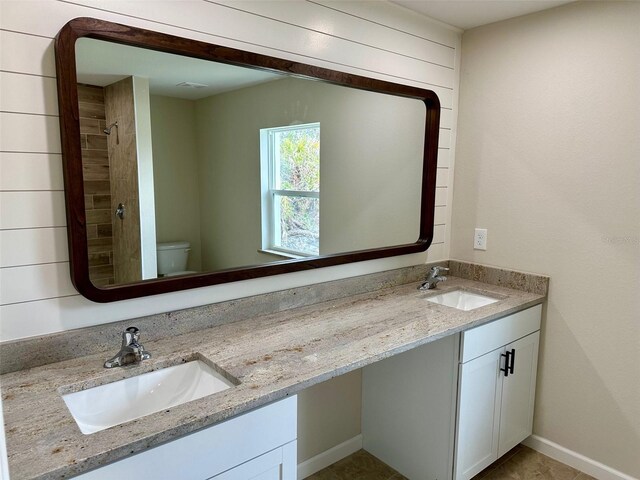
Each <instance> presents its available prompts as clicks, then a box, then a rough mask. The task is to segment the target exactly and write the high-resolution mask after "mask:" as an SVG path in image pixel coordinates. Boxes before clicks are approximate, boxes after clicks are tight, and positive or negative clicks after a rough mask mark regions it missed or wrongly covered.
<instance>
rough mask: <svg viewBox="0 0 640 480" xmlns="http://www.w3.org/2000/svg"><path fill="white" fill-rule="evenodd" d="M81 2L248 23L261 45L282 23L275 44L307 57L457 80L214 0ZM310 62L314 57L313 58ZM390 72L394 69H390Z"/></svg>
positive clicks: (203, 22)
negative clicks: (153, 4)
mask: <svg viewBox="0 0 640 480" xmlns="http://www.w3.org/2000/svg"><path fill="white" fill-rule="evenodd" d="M74 3H76V4H82V5H86V6H99V7H100V8H102V9H106V10H109V11H112V12H113V11H115V9H117V11H118V12H119V13H125V14H127V15H131V16H134V17H138V18H143V17H146V18H148V19H151V20H154V21H157V22H159V23H164V24H170V25H175V24H176V23H178V24H181V25H189V26H190V28H192V29H194V30H198V31H201V32H202V31H207V30H214V31H216V32H219V34H220V35H222V36H224V37H227V38H233V37H234V36H237V35H238V31H237V28H236V25H238V24H241V25H244V27H243V38H244V39H245V41H247V42H249V43H251V44H253V45H260V44H262V43H263V42H264V32H265V31H272V30H273V29H275V28H277V29H278V35H274V36H272V37H271V38H270V39H269V40H270V47H271V48H273V49H277V50H279V51H280V52H283V53H292V48H293V47H294V46H295V48H296V53H297V54H298V55H303V56H305V57H307V59H313V60H324V58H323V57H324V55H325V52H328V51H329V52H332V60H331V61H332V62H333V63H336V64H339V65H344V66H350V67H355V68H359V69H362V70H364V71H367V72H372V73H377V74H382V72H384V71H385V69H386V67H387V65H389V64H390V63H393V64H394V70H393V74H392V75H393V76H395V77H398V78H414V79H416V78H419V79H428V80H424V83H425V84H429V85H434V86H440V87H442V86H448V85H451V84H452V83H453V75H454V72H453V69H451V68H447V67H442V66H439V65H435V64H430V63H426V62H421V61H417V60H415V59H413V58H409V57H406V56H400V55H397V54H393V53H390V52H387V51H384V50H380V49H375V48H372V47H369V46H367V45H364V44H356V43H353V42H350V41H347V40H343V39H341V38H337V37H333V36H331V35H326V34H322V33H318V32H315V31H312V30H308V29H305V28H301V27H299V26H296V25H290V24H287V23H281V22H276V21H274V20H271V19H269V18H265V17H260V16H257V15H251V14H248V13H246V12H243V11H240V10H236V9H230V8H226V7H223V6H220V5H216V4H214V3H208V2H201V1H191V2H183V3H184V5H183V6H182V8H180V11H179V12H176V11H175V8H173V6H172V5H171V2H166V3H164V4H160V5H163V6H168V7H169V8H153V9H150V8H149V7H148V5H147V4H146V2H121V1H113V0H74ZM271 9H272V10H273V11H274V13H276V14H278V13H280V11H282V12H286V11H288V9H289V5H288V2H287V3H285V4H283V3H280V2H271ZM307 62H308V60H307ZM386 75H389V73H386Z"/></svg>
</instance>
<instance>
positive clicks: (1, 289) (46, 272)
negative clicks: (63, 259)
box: [0, 263, 77, 305]
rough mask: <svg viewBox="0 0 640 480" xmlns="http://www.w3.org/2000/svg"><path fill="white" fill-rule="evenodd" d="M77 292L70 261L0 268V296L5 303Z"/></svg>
mask: <svg viewBox="0 0 640 480" xmlns="http://www.w3.org/2000/svg"><path fill="white" fill-rule="evenodd" d="M76 294H77V292H76V290H75V288H73V285H71V280H70V279H69V264H68V263H45V264H42V265H28V266H23V267H6V268H2V269H0V297H1V298H2V304H3V305H9V304H12V303H21V302H30V301H34V300H40V299H43V298H55V297H63V296H65V295H76Z"/></svg>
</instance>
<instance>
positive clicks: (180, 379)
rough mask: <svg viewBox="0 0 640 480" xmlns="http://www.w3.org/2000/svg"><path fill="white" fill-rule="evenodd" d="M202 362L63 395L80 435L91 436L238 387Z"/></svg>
mask: <svg viewBox="0 0 640 480" xmlns="http://www.w3.org/2000/svg"><path fill="white" fill-rule="evenodd" d="M235 385H236V383H233V382H231V381H230V380H228V379H227V378H225V377H224V376H223V375H221V374H220V373H218V372H217V371H216V370H215V369H213V368H212V367H210V366H209V365H207V364H206V363H204V362H203V361H201V360H194V361H191V362H187V363H183V364H180V365H175V366H173V367H167V368H163V369H161V370H156V371H154V372H148V373H143V374H141V375H137V376H135V377H130V378H126V379H124V380H119V381H117V382H113V383H108V384H106V385H101V386H99V387H94V388H89V389H87V390H81V391H79V392H75V393H69V394H66V395H63V396H62V398H63V399H64V401H65V403H66V404H67V407H68V408H69V411H70V412H71V414H72V415H73V418H74V419H75V421H76V423H77V424H78V427H80V431H81V432H82V433H84V434H85V435H86V434H89V433H95V432H99V431H100V430H104V429H106V428H109V427H113V426H115V425H119V424H121V423H125V422H128V421H131V420H134V419H136V418H140V417H144V416H146V415H149V414H151V413H155V412H159V411H162V410H165V409H167V408H170V407H175V406H176V405H180V404H182V403H186V402H190V401H192V400H196V399H198V398H202V397H205V396H207V395H211V394H213V393H217V392H221V391H223V390H226V389H228V388H231V387H233V386H235Z"/></svg>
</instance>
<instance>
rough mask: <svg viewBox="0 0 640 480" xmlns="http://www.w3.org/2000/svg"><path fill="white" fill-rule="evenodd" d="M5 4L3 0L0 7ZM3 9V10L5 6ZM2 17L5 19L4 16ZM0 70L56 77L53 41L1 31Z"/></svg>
mask: <svg viewBox="0 0 640 480" xmlns="http://www.w3.org/2000/svg"><path fill="white" fill-rule="evenodd" d="M24 3H30V2H24ZM4 5H5V4H4V3H3V2H0V7H1V6H4ZM1 11H2V12H3V11H4V8H2V10H1ZM0 18H2V19H3V20H4V17H0ZM3 26H4V22H3ZM0 70H2V71H3V72H17V73H34V74H36V75H44V76H48V77H51V78H55V76H56V64H55V56H54V53H53V41H52V40H51V39H50V38H42V37H37V36H33V35H28V34H22V33H16V32H12V31H1V32H0Z"/></svg>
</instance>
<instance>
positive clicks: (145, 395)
mask: <svg viewBox="0 0 640 480" xmlns="http://www.w3.org/2000/svg"><path fill="white" fill-rule="evenodd" d="M449 263H450V267H451V269H452V276H450V277H449V279H448V280H447V281H446V282H444V283H441V284H440V285H439V286H438V287H437V288H436V289H435V290H427V291H420V290H418V289H417V287H418V286H419V281H420V279H421V278H422V279H423V278H424V277H425V275H426V271H427V270H428V268H427V267H428V266H424V265H423V266H418V267H410V268H405V269H400V270H397V271H390V272H382V273H380V274H372V275H366V276H363V277H356V278H352V279H347V280H338V281H334V282H329V283H326V284H318V285H314V286H310V287H299V288H296V289H291V290H286V291H282V292H275V293H272V294H265V295H261V296H257V297H250V298H247V299H241V300H236V301H229V302H223V304H218V305H217V306H215V307H211V306H208V307H197V308H194V309H190V310H187V311H184V312H177V313H173V314H164V315H156V316H152V317H146V318H141V319H137V320H135V321H133V322H129V323H135V325H137V326H138V327H140V331H141V332H142V340H143V341H144V340H145V339H147V340H146V341H144V343H145V347H146V348H147V349H148V351H150V352H152V356H151V358H150V359H148V360H145V361H143V362H141V363H139V364H136V365H134V366H131V367H123V368H120V367H119V368H110V369H105V368H103V363H104V361H105V359H106V358H107V357H108V356H109V354H113V351H110V352H109V351H104V345H105V344H106V343H107V341H106V340H105V341H104V342H102V343H101V342H98V344H99V346H100V348H101V350H99V353H92V354H90V355H87V356H81V357H77V358H71V355H68V356H67V357H66V358H65V357H64V356H62V357H59V358H56V361H55V362H53V363H47V364H44V365H43V364H41V365H40V366H36V365H37V360H36V359H35V357H32V358H31V363H32V364H31V365H28V364H27V365H23V366H22V368H23V369H21V370H18V371H14V372H11V373H6V374H5V375H3V376H2V378H1V381H2V394H3V404H4V410H5V421H6V433H7V448H8V458H9V467H10V472H11V475H12V478H20V479H32V478H33V479H36V478H37V479H49V478H70V477H74V476H79V477H78V478H83V479H101V478H117V476H118V475H122V472H127V471H128V472H131V471H135V472H136V478H141V479H144V478H185V479H186V478H194V479H196V478H198V479H203V480H204V479H208V478H216V479H236V478H237V479H248V478H260V479H272V478H273V479H290V480H293V479H295V478H296V475H297V473H296V470H297V468H296V467H297V465H296V438H297V432H296V397H295V395H296V393H297V392H299V391H301V390H303V389H305V388H307V387H309V386H311V385H314V384H317V383H320V382H323V381H325V380H328V379H330V378H333V377H335V376H338V375H341V374H344V373H347V372H350V371H353V370H356V369H359V368H363V405H362V410H363V413H362V434H363V442H364V448H365V449H367V450H368V451H370V452H371V453H373V454H374V455H376V456H378V457H379V458H381V459H382V460H383V461H385V462H387V463H389V464H390V465H391V466H393V467H394V468H396V469H398V470H399V471H400V472H401V473H403V474H404V475H406V476H408V477H409V478H412V479H413V478H416V479H419V478H424V479H432V478H433V479H435V478H438V479H444V478H456V479H463V478H470V477H471V476H473V475H474V474H475V473H477V471H479V469H480V470H481V469H482V468H484V466H486V465H488V464H490V463H492V462H493V461H494V460H495V459H496V458H498V456H499V455H501V454H502V453H504V451H505V449H506V450H508V449H510V448H512V447H513V446H514V445H515V444H517V443H518V442H520V441H522V440H523V439H524V438H525V437H526V436H528V435H529V434H530V432H531V430H530V429H531V419H532V414H533V410H532V409H533V395H534V389H535V370H536V363H537V341H538V335H539V333H538V330H539V328H540V314H541V304H542V302H543V301H544V300H545V298H546V291H547V284H548V279H547V278H546V277H539V276H535V275H525V274H520V273H516V272H508V271H505V270H498V269H491V268H488V267H481V266H474V265H471V264H464V263H461V262H453V261H452V262H449ZM472 278H476V279H477V280H473V279H472ZM478 280H480V281H478ZM508 287H510V288H508ZM210 308H214V309H217V310H215V311H212V310H207V309H210ZM257 309H262V311H263V313H262V314H257ZM243 310H244V311H245V317H244V318H240V317H241V316H242V313H241V312H242V311H243ZM172 315H173V322H175V318H176V315H178V316H180V315H182V317H183V318H189V316H192V317H193V318H194V324H198V325H197V326H194V327H193V330H192V331H184V332H180V333H179V334H176V332H175V331H172V328H174V327H172ZM202 319H204V320H202ZM207 319H208V320H207ZM207 321H208V322H209V326H208V327H205V324H206V323H207ZM121 325H124V324H123V323H118V324H112V325H108V326H107V327H109V330H111V337H110V338H111V341H112V342H113V339H117V336H115V335H114V333H116V334H119V332H117V331H116V332H114V330H117V329H118V328H119V326H121ZM84 330H86V332H82V331H80V332H79V333H78V334H77V336H76V337H75V338H73V339H72V340H71V341H72V342H79V341H80V340H81V338H82V337H81V335H83V334H84V335H86V337H85V338H84V340H86V341H89V342H91V341H92V339H94V340H95V339H96V338H98V337H100V336H101V335H104V332H105V331H106V330H107V329H106V328H105V326H102V327H90V328H87V329H84ZM120 331H122V330H120ZM53 337H55V338H53ZM53 337H52V338H44V339H43V338H41V339H39V340H31V341H22V342H17V343H16V344H14V345H9V348H8V349H4V351H3V353H4V358H7V356H9V355H12V356H15V355H19V353H20V351H21V350H20V349H25V350H26V349H27V348H34V347H35V346H36V345H39V346H40V348H43V349H44V350H46V349H47V348H53V347H54V346H55V347H56V348H57V351H60V345H61V342H64V341H65V340H64V336H62V335H58V336H53ZM116 341H117V340H116ZM29 342H31V343H29ZM113 346H116V347H117V344H115V343H113ZM62 350H64V348H63V349H62ZM70 350H71V349H69V348H67V351H70ZM90 352H91V348H88V353H90ZM45 356H46V355H45ZM4 358H3V360H4ZM28 367H32V368H28ZM514 367H515V368H514ZM5 368H6V367H5ZM514 442H515V443H514ZM34 459H37V461H34ZM172 468H173V469H177V470H174V473H171V472H172V470H171V469H172Z"/></svg>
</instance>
